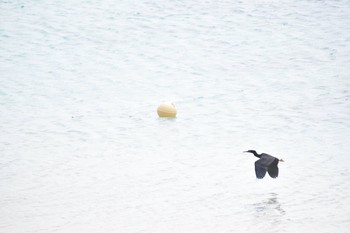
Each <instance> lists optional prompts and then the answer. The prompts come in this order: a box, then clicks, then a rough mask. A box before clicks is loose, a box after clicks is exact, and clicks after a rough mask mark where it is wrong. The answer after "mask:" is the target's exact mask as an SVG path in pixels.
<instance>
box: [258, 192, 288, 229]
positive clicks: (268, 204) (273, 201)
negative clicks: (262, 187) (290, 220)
mask: <svg viewBox="0 0 350 233" xmlns="http://www.w3.org/2000/svg"><path fill="white" fill-rule="evenodd" d="M259 197H260V199H259V201H258V202H257V203H255V204H253V207H254V219H255V221H256V220H257V219H259V221H258V222H259V225H260V228H261V229H263V230H264V231H265V232H283V229H284V227H283V219H284V216H285V215H286V211H285V210H284V209H283V207H282V205H281V203H280V202H279V199H278V194H277V193H269V194H267V195H266V196H259Z"/></svg>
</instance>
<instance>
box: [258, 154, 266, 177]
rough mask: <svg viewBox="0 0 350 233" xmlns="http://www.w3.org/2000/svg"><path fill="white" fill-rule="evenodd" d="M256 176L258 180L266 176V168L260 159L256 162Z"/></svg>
mask: <svg viewBox="0 0 350 233" xmlns="http://www.w3.org/2000/svg"><path fill="white" fill-rule="evenodd" d="M255 174H256V178H258V179H262V178H264V176H265V174H266V167H265V166H264V165H263V164H261V160H260V159H259V160H257V161H256V162H255Z"/></svg>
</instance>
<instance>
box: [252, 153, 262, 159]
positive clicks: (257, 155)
mask: <svg viewBox="0 0 350 233" xmlns="http://www.w3.org/2000/svg"><path fill="white" fill-rule="evenodd" d="M253 154H254V156H256V157H258V158H261V155H259V154H258V153H257V152H256V151H254V152H253Z"/></svg>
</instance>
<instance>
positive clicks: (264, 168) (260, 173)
mask: <svg viewBox="0 0 350 233" xmlns="http://www.w3.org/2000/svg"><path fill="white" fill-rule="evenodd" d="M244 152H248V153H252V154H254V156H256V157H258V158H259V160H257V161H256V162H255V174H256V178H258V179H262V178H264V177H265V174H266V172H268V173H269V175H270V176H271V177H272V178H277V177H278V167H277V165H278V163H279V162H280V161H281V162H283V160H282V159H278V158H275V157H273V156H272V155H269V154H265V153H262V154H258V153H257V152H256V151H255V150H248V151H244Z"/></svg>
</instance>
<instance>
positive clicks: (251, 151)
mask: <svg viewBox="0 0 350 233" xmlns="http://www.w3.org/2000/svg"><path fill="white" fill-rule="evenodd" d="M243 153H253V154H256V151H255V150H247V151H243Z"/></svg>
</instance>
